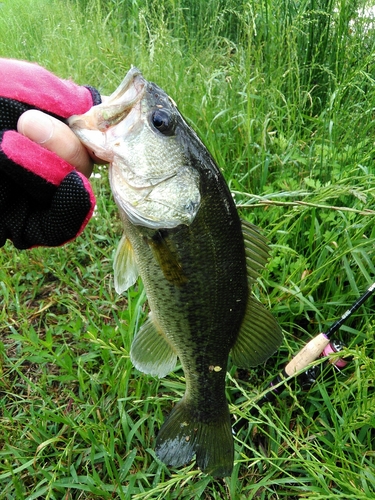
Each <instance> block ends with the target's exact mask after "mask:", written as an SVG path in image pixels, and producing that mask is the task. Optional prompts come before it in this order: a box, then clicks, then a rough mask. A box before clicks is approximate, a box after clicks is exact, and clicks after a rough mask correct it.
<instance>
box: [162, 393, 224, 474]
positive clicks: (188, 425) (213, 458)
mask: <svg viewBox="0 0 375 500" xmlns="http://www.w3.org/2000/svg"><path fill="white" fill-rule="evenodd" d="M194 413H196V412H192V410H191V406H190V405H188V404H187V403H186V401H185V400H184V399H182V400H181V401H180V402H179V403H178V404H177V405H176V406H175V408H174V409H173V410H172V412H171V413H170V415H169V416H168V417H167V419H166V421H165V422H164V424H163V425H162V427H161V429H160V431H159V434H158V436H157V438H156V454H157V456H158V457H159V458H160V460H162V461H163V462H164V463H166V464H168V465H172V466H175V467H179V466H181V465H184V464H186V463H188V462H189V461H190V460H191V459H192V458H193V455H194V454H196V457H197V465H198V467H199V468H200V469H201V470H202V471H203V472H205V473H207V474H210V475H212V476H215V477H224V476H230V475H231V473H232V469H233V454H234V445H233V436H232V430H231V425H230V416H229V410H228V408H226V411H225V413H224V412H222V414H223V417H222V418H221V419H220V420H219V421H213V422H199V421H197V419H195V418H194V416H195V415H194Z"/></svg>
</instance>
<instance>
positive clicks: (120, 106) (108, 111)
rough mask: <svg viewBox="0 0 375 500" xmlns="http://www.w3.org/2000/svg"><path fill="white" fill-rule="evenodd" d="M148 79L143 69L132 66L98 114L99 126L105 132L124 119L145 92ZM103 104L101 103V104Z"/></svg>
mask: <svg viewBox="0 0 375 500" xmlns="http://www.w3.org/2000/svg"><path fill="white" fill-rule="evenodd" d="M145 88H146V80H145V79H144V78H143V76H142V73H141V71H140V70H139V69H138V68H136V67H132V68H131V69H130V70H129V71H128V72H127V74H126V75H125V78H124V79H123V81H122V82H121V83H120V85H119V86H118V88H117V89H116V90H115V91H114V92H113V93H112V94H111V95H110V96H109V97H108V99H106V100H105V102H104V103H103V107H102V112H101V113H100V115H99V116H98V122H97V128H98V129H99V130H100V131H101V132H105V131H106V130H108V129H109V128H111V127H113V126H114V125H116V124H117V123H119V122H120V121H122V120H124V119H125V118H126V117H127V116H128V114H129V113H130V111H131V110H132V109H133V108H134V106H135V105H136V104H137V103H139V102H140V101H141V99H142V97H143V95H144V93H145ZM99 106H101V105H99Z"/></svg>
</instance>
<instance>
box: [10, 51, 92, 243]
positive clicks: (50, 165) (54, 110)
mask: <svg viewBox="0 0 375 500" xmlns="http://www.w3.org/2000/svg"><path fill="white" fill-rule="evenodd" d="M100 102H101V97H100V94H99V93H98V92H97V91H96V90H95V89H93V88H91V87H80V86H78V85H76V84H75V83H73V82H71V81H67V80H61V79H60V78H58V77H57V76H55V75H53V74H52V73H50V72H48V71H47V70H46V69H44V68H42V67H41V66H38V65H36V64H32V63H27V62H21V61H17V60H12V59H0V246H3V245H4V243H5V241H6V240H7V239H10V240H12V241H13V244H14V245H15V246H16V247H17V248H20V249H25V248H30V247H34V246H39V245H42V246H58V245H62V244H63V243H66V242H67V241H70V240H72V239H74V238H75V237H76V236H78V235H79V234H80V233H81V232H82V231H83V229H84V227H85V226H86V224H87V222H88V220H89V219H90V217H91V215H92V212H93V210H94V206H95V197H94V195H93V192H92V189H91V186H90V184H89V182H88V180H87V179H86V178H85V177H84V175H82V174H81V173H80V172H78V171H77V170H75V169H74V167H73V166H72V165H70V164H69V163H67V162H66V161H64V160H63V159H62V158H60V157H59V156H57V155H56V154H55V153H54V152H52V151H48V150H47V149H45V148H44V147H42V146H41V145H39V144H36V143H35V142H33V141H31V140H30V139H28V138H27V137H25V136H23V135H21V134H19V133H18V132H17V122H18V119H19V117H20V116H21V115H22V113H24V112H25V111H27V110H29V109H37V110H41V111H43V112H45V113H48V114H50V115H51V116H53V117H55V118H58V119H59V120H61V121H65V119H66V118H68V117H69V116H71V115H73V114H81V113H85V112H86V111H87V110H88V109H90V108H91V107H92V106H93V105H95V104H100Z"/></svg>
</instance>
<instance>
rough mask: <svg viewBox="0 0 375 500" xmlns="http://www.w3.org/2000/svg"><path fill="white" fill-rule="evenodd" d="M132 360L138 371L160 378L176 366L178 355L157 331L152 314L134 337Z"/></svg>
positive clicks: (131, 351)
mask: <svg viewBox="0 0 375 500" xmlns="http://www.w3.org/2000/svg"><path fill="white" fill-rule="evenodd" d="M130 359H131V361H132V363H133V365H134V366H135V367H136V368H137V370H139V371H141V372H143V373H148V374H150V375H153V376H155V377H159V378H162V377H165V376H166V375H168V373H169V372H171V371H172V370H173V369H174V367H175V366H176V363H177V355H176V353H175V351H174V350H173V348H172V346H171V345H170V343H169V342H168V340H167V338H166V337H165V336H164V335H163V334H162V333H160V332H159V330H158V329H157V326H156V325H155V323H154V321H153V318H152V313H150V314H149V317H148V318H147V320H146V322H145V323H144V324H143V325H142V327H141V328H140V330H139V332H138V333H137V334H136V336H135V337H134V340H133V342H132V346H131V349H130Z"/></svg>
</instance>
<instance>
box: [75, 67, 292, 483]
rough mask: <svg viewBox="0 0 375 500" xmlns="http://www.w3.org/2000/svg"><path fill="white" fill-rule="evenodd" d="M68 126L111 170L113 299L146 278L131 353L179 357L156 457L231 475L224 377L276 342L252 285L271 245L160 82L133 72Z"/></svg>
mask: <svg viewBox="0 0 375 500" xmlns="http://www.w3.org/2000/svg"><path fill="white" fill-rule="evenodd" d="M69 125H70V127H71V128H72V129H73V131H74V132H75V133H76V135H77V136H78V137H79V138H80V140H81V141H82V142H83V144H85V146H86V147H88V148H90V149H92V150H93V151H94V152H95V154H96V155H97V156H98V157H99V158H101V159H102V160H104V161H108V162H109V163H110V167H109V176H110V183H111V189H112V192H113V195H114V198H115V200H116V203H117V205H118V207H119V211H120V214H121V218H122V221H123V225H124V236H123V238H122V240H121V243H120V245H119V247H118V249H117V251H116V255H115V261H114V272H115V286H116V290H117V292H119V293H122V292H123V291H124V290H126V289H127V288H128V287H130V286H131V285H132V284H133V283H134V282H135V280H136V279H137V277H138V275H140V276H141V278H142V280H143V283H144V287H145V290H146V294H147V297H148V301H149V305H150V310H151V312H150V315H149V318H148V320H147V321H146V322H145V324H144V325H143V326H142V327H141V328H140V330H139V331H138V333H137V334H136V335H135V338H134V340H133V343H132V346H131V352H130V357H131V360H132V362H133V364H134V366H135V367H136V368H137V369H139V370H140V371H142V372H144V373H149V374H151V375H154V376H158V377H164V376H165V375H167V374H168V373H169V372H170V371H171V370H173V369H174V367H175V365H176V362H177V358H179V359H180V362H181V364H182V368H183V370H184V374H185V380H186V392H185V395H184V397H183V398H182V399H181V401H179V403H177V405H176V406H175V407H174V408H173V410H172V411H171V413H170V415H169V416H168V417H167V419H166V420H165V422H164V424H163V425H162V427H161V429H160V431H159V433H158V435H157V439H156V453H157V455H158V457H159V458H160V460H162V461H163V462H165V463H167V464H168V465H172V466H181V465H183V464H186V463H187V462H189V461H190V460H191V459H192V458H193V456H194V455H196V460H197V465H198V466H199V467H200V468H201V469H202V470H203V471H204V472H206V473H208V474H211V475H213V476H227V475H230V474H231V471H232V468H233V455H234V445H233V436H232V430H231V422H230V415H229V409H228V404H227V401H226V396H225V377H226V370H227V363H228V358H229V355H230V354H231V358H232V360H233V362H234V363H235V364H236V365H238V366H240V367H244V368H246V367H250V366H254V365H257V364H259V363H262V362H264V361H265V360H266V359H267V358H268V357H269V356H270V355H271V354H273V353H274V352H275V350H276V349H277V347H278V346H279V344H280V343H281V340H282V334H281V330H280V328H279V326H278V324H277V323H276V321H275V319H274V318H273V317H272V315H271V314H270V313H269V312H268V311H267V310H266V309H265V308H264V307H263V306H262V304H260V303H259V302H258V301H257V300H256V299H255V298H254V297H253V296H252V294H251V291H250V287H251V285H252V283H253V282H254V280H256V278H257V276H258V273H259V271H260V270H261V269H262V268H263V267H264V265H265V263H266V262H267V260H268V247H267V243H266V240H265V239H264V237H263V236H261V235H260V233H259V231H258V230H257V229H256V227H255V226H252V225H251V224H249V223H247V222H244V221H241V220H240V218H239V216H238V213H237V210H236V206H235V203H234V201H233V197H232V195H231V193H230V191H229V189H228V186H227V184H226V182H225V180H224V178H223V176H222V174H221V173H220V170H219V168H218V167H217V166H216V164H215V162H214V160H213V158H212V157H211V155H210V153H209V152H208V151H207V149H206V148H205V146H204V145H203V143H202V142H201V140H200V139H199V138H198V136H197V135H196V133H195V132H194V131H193V130H192V128H191V127H190V126H189V125H188V124H187V123H186V121H185V120H184V118H183V117H182V115H181V114H180V112H179V111H178V109H177V107H176V104H175V103H174V101H173V100H172V99H171V98H170V97H169V96H168V95H167V94H166V93H165V92H164V91H163V90H162V89H160V88H159V87H158V86H157V85H155V84H154V83H150V82H148V81H146V80H145V79H144V78H143V76H142V74H141V73H140V71H139V70H137V69H136V68H132V69H131V70H130V71H129V72H128V74H127V75H126V77H125V79H124V80H123V82H122V83H121V85H120V86H119V87H118V89H117V90H116V91H115V92H114V93H113V94H112V95H111V96H110V97H109V98H108V99H107V100H106V101H105V102H104V103H103V104H100V105H98V106H94V107H93V108H92V109H91V110H90V111H88V112H87V113H86V114H84V115H80V116H74V117H71V118H70V119H69Z"/></svg>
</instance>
